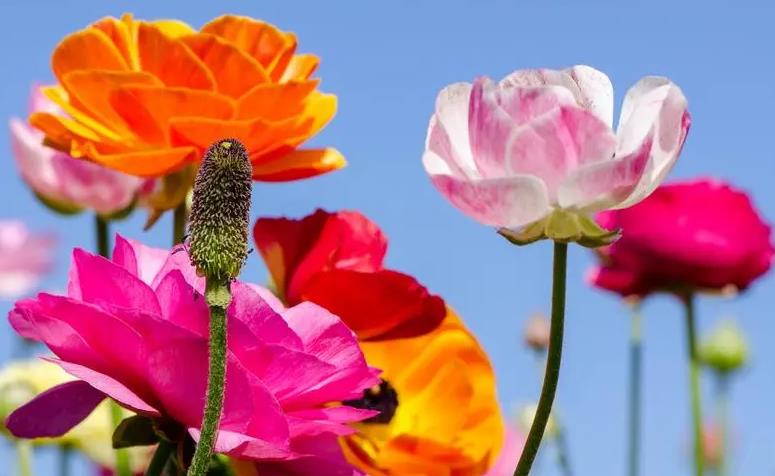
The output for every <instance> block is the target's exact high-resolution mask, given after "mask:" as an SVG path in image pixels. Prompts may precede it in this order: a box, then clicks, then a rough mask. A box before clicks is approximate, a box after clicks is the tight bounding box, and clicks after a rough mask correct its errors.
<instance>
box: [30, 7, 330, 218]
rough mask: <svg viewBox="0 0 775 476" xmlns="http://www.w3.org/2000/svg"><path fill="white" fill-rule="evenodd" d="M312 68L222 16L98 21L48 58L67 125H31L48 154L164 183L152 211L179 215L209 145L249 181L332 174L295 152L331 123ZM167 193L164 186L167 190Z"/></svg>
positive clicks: (326, 159) (44, 119)
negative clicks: (228, 150)
mask: <svg viewBox="0 0 775 476" xmlns="http://www.w3.org/2000/svg"><path fill="white" fill-rule="evenodd" d="M317 65H318V58H317V57H316V56H314V55H309V54H296V36H295V35H293V34H292V33H286V32H283V31H280V30H279V29H277V28H276V27H274V26H273V25H270V24H268V23H266V22H263V21H260V20H254V19H252V18H248V17H241V16H234V15H226V16H222V17H219V18H216V19H214V20H212V21H210V22H209V23H207V24H206V25H205V26H203V27H202V28H201V30H199V31H197V30H195V29H193V28H192V27H190V26H188V25H187V24H185V23H183V22H180V21H176V20H162V21H150V22H149V21H140V20H135V19H133V18H132V16H131V15H128V14H127V15H124V16H123V17H121V18H120V19H117V18H112V17H109V18H104V19H102V20H99V21H97V22H95V23H93V24H92V25H90V26H88V27H87V28H85V29H83V30H80V31H77V32H75V33H72V34H70V35H68V36H66V37H65V38H64V39H63V40H62V41H61V42H60V43H59V45H58V46H57V47H56V49H55V50H54V53H53V55H52V67H53V71H54V75H55V76H56V79H57V81H58V83H59V84H58V85H57V86H54V87H50V88H44V90H43V91H44V93H45V94H46V95H47V96H48V97H49V98H50V99H52V100H53V101H54V102H55V103H56V104H57V105H58V106H59V107H61V108H62V109H63V110H64V112H65V113H66V114H67V116H65V115H63V114H61V113H56V112H52V111H41V112H36V113H34V114H32V115H31V117H30V121H31V123H32V124H33V125H34V126H35V127H37V128H39V129H40V130H42V131H43V132H44V133H45V135H46V143H47V144H48V145H50V146H52V147H55V148H57V149H59V150H62V151H64V152H67V153H69V154H71V155H72V156H73V157H76V158H85V159H87V160H91V161H93V162H96V163H98V164H101V165H104V166H106V167H108V168H111V169H114V170H117V171H120V172H124V173H128V174H132V175H137V176H140V177H152V178H162V179H163V181H162V183H161V184H159V189H158V190H157V194H156V195H155V197H154V199H153V200H151V201H150V204H151V206H152V207H153V208H155V209H157V210H164V209H168V208H173V207H175V206H177V205H178V204H180V203H182V202H183V200H184V199H185V196H186V193H187V192H188V190H189V188H190V185H191V184H190V181H191V180H192V179H193V173H192V172H191V170H186V168H189V169H190V167H189V166H194V165H195V164H196V163H197V162H198V161H199V160H200V159H201V156H202V154H203V152H204V149H206V148H207V146H209V145H210V144H211V143H212V142H214V141H215V140H217V139H220V138H224V137H234V138H236V139H239V140H240V141H242V142H243V143H244V144H245V146H246V147H247V149H248V150H249V153H250V159H251V162H252V163H253V175H254V178H255V179H256V180H264V181H288V180H296V179H300V178H304V177H310V176H314V175H318V174H322V173H325V172H328V171H330V170H335V169H338V168H340V167H342V166H343V165H344V158H343V157H342V155H341V154H340V153H339V152H338V151H336V150H334V149H330V148H323V149H306V150H297V147H298V146H300V145H301V144H302V143H303V142H304V141H305V140H307V139H308V138H310V137H312V136H314V135H315V134H317V133H318V132H319V131H320V130H321V129H322V128H323V127H324V126H325V125H326V123H328V121H329V120H330V119H331V118H332V117H333V116H334V114H335V112H336V105H337V102H336V97H335V96H333V95H330V94H323V93H321V92H319V91H318V90H317V85H318V83H319V80H318V79H313V78H311V75H312V74H313V72H314V71H315V69H316V67H317ZM166 181H169V183H166Z"/></svg>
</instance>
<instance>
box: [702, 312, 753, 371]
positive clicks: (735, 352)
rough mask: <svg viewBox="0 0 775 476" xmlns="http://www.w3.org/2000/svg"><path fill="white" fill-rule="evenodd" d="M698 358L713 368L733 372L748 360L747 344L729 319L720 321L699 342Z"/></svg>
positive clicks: (740, 332) (738, 329)
mask: <svg viewBox="0 0 775 476" xmlns="http://www.w3.org/2000/svg"><path fill="white" fill-rule="evenodd" d="M700 359H702V362H703V363H704V364H705V365H707V366H708V367H710V368H712V369H713V370H715V371H717V372H721V373H730V372H733V371H735V370H737V369H739V368H740V367H742V366H743V365H745V363H746V361H747V360H748V344H747V343H746V340H745V336H744V335H743V333H742V331H741V330H740V328H739V327H738V326H737V325H736V324H735V322H734V321H733V320H731V319H729V320H725V321H722V322H721V323H719V325H718V326H716V328H715V329H714V330H713V331H712V332H711V333H710V334H709V335H708V336H707V337H706V338H705V339H703V341H702V343H701V344H700Z"/></svg>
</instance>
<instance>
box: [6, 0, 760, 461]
mask: <svg viewBox="0 0 775 476" xmlns="http://www.w3.org/2000/svg"><path fill="white" fill-rule="evenodd" d="M721 3H722V2H703V3H702V4H699V3H698V2H675V1H670V0H654V1H650V2H637V3H635V2H630V3H628V4H625V2H616V1H613V0H610V1H585V2H575V1H554V2H519V1H516V0H512V1H479V2H474V1H470V0H469V1H453V0H447V1H445V2H429V1H428V2H417V1H410V0H401V1H398V0H396V1H392V2H316V1H312V0H311V1H306V2H301V1H290V0H285V1H282V2H281V1H274V2H268V1H263V2H257V1H253V2H248V1H244V2H238V1H219V2H214V1H211V2H184V1H178V0H175V1H171V0H166V1H164V2H151V1H144V0H143V1H134V2H126V1H112V2H104V1H98V0H94V1H81V2H75V1H59V2H54V1H25V2H2V4H0V18H3V19H4V20H5V21H4V23H3V28H2V29H0V58H2V66H0V72H2V81H3V83H2V88H0V118H7V117H10V116H12V115H21V114H23V113H24V112H25V109H26V95H27V92H28V88H29V84H30V82H32V81H41V80H43V81H46V80H50V78H51V73H50V69H49V57H50V52H51V50H52V48H53V47H54V46H55V44H56V43H57V41H58V40H59V39H60V38H61V37H62V36H63V35H65V34H67V33H69V32H71V31H73V30H75V29H78V28H80V27H82V26H85V25H86V24H88V23H89V22H91V21H93V20H95V19H97V18H99V17H102V16H105V15H119V14H121V13H122V12H125V11H130V12H134V13H135V14H136V15H137V16H138V17H141V18H160V17H173V18H180V19H183V20H185V21H187V22H189V23H191V24H193V25H196V26H199V25H201V24H203V23H204V22H206V21H207V20H208V19H210V18H212V17H214V16H217V15H219V14H222V13H227V12H230V13H240V14H244V15H250V16H254V17H258V18H262V19H265V20H268V21H271V22H273V23H275V24H277V25H278V26H280V27H281V28H283V29H286V30H291V31H294V32H296V33H297V34H298V36H299V40H300V49H301V50H302V51H307V52H314V53H316V54H318V55H319V56H320V57H321V58H322V67H321V69H320V71H319V76H320V77H321V78H322V80H323V83H322V89H324V90H325V91H330V92H334V93H336V94H338V95H339V103H340V107H339V112H338V115H337V117H336V118H335V119H334V121H333V122H332V123H331V125H330V126H329V127H328V128H326V130H325V131H324V132H323V133H322V134H321V135H320V136H319V137H318V138H316V139H315V140H314V141H313V143H315V144H318V145H332V146H336V147H337V148H339V149H340V150H341V151H342V152H344V154H345V155H346V157H347V158H348V160H349V163H350V164H349V166H348V167H347V168H346V169H344V170H342V171H339V172H336V173H333V174H331V175H329V176H326V177H322V178H318V179H314V180H310V181H303V182H297V183H292V184H278V185H266V184H258V185H256V187H255V189H254V190H255V192H254V194H255V203H254V208H253V210H254V211H253V213H254V214H255V215H290V216H301V215H304V214H307V213H309V212H311V211H312V210H314V208H316V207H320V206H322V207H325V208H327V209H330V210H334V209H341V208H357V209H359V210H361V211H363V212H364V213H366V214H367V215H368V216H370V217H371V218H373V219H374V220H375V221H377V222H378V223H379V224H380V225H381V226H382V228H383V229H384V230H385V232H386V233H387V235H388V236H389V238H390V240H391V242H390V249H389V252H388V263H389V265H390V266H392V267H394V268H398V269H400V270H403V271H406V272H409V273H412V274H414V275H416V276H418V277H419V278H420V280H421V281H422V282H424V283H425V284H426V285H427V286H428V287H430V288H431V289H432V290H433V291H434V292H437V293H439V294H441V295H443V296H444V297H445V298H446V299H447V301H448V302H449V303H450V304H452V305H453V306H454V307H455V308H456V309H457V310H458V311H459V313H460V314H461V315H462V316H463V317H464V318H465V319H466V321H467V322H468V323H469V325H470V326H471V328H472V329H473V330H474V331H475V332H476V334H477V335H478V336H479V338H480V339H481V341H482V343H483V345H484V346H485V347H486V349H487V350H488V352H489V353H490V355H491V356H492V359H493V361H494V363H495V367H496V369H497V373H498V378H499V390H500V395H501V399H502V401H503V404H504V406H505V407H506V408H507V409H508V408H510V407H511V406H512V404H519V403H520V402H527V401H530V400H532V399H534V398H536V395H537V392H538V384H537V379H536V376H535V373H536V371H535V364H534V361H533V359H532V356H531V355H530V353H528V352H527V351H526V350H524V349H523V348H522V346H521V344H520V337H519V335H520V332H521V328H522V326H523V323H524V321H525V319H526V318H527V317H528V316H529V315H530V314H531V313H533V312H535V311H541V310H548V297H549V293H550V275H549V269H550V259H551V256H550V251H551V246H550V244H549V243H539V244H536V245H532V246H529V247H525V248H516V247H513V246H510V245H509V244H508V243H506V242H505V240H503V239H501V238H500V237H498V236H497V235H496V234H495V233H494V231H493V230H491V229H488V228H486V227H483V226H480V225H478V224H476V223H474V222H473V221H471V220H469V219H468V218H466V217H464V216H463V215H462V214H459V213H458V212H457V211H455V210H454V209H453V208H452V207H451V206H450V205H448V204H447V203H446V202H445V201H444V200H443V199H442V198H441V196H439V195H438V194H437V193H436V192H435V190H433V188H432V186H431V185H430V183H429V181H428V179H427V177H426V175H425V173H424V172H423V169H422V166H421V164H420V156H421V154H422V148H423V140H424V136H425V130H426V125H427V121H428V118H429V115H430V113H431V112H432V108H433V101H434V99H435V96H436V93H437V92H438V90H439V89H441V88H442V87H443V86H445V85H446V84H448V83H451V82H456V81H470V80H472V79H473V78H474V77H476V76H479V75H488V76H492V77H496V78H497V77H501V76H503V75H505V74H507V73H509V72H511V71H512V70H515V69H520V68H527V67H564V66H568V65H573V64H577V63H586V64H589V65H592V66H595V67H597V68H598V69H601V70H603V71H605V72H606V73H607V74H608V75H609V76H610V77H611V80H612V81H613V84H614V87H615V91H616V98H617V103H620V101H621V99H622V97H623V95H624V93H625V91H626V89H627V88H628V87H629V86H631V85H632V84H633V83H635V81H637V80H638V79H639V78H640V77H642V76H645V75H649V74H658V75H665V76H668V77H670V78H672V79H673V80H674V81H675V82H676V83H677V84H678V85H680V86H681V88H682V89H683V91H684V93H685V94H686V96H687V97H688V99H689V105H690V111H691V113H692V116H693V126H692V130H691V132H690V134H689V138H688V141H687V144H686V147H685V149H684V152H683V155H682V158H681V159H680V161H679V163H678V165H677V167H676V168H675V170H674V172H673V174H672V176H671V177H672V178H684V177H696V176H714V177H720V178H724V179H727V180H729V181H731V182H732V183H734V184H735V185H737V186H739V187H741V188H744V189H746V190H748V191H750V193H751V194H752V195H753V198H754V201H755V203H756V204H757V205H758V206H759V208H760V209H761V211H762V213H763V214H764V215H765V216H767V217H769V218H772V217H775V188H774V187H772V185H771V183H772V180H773V178H774V177H775V157H773V155H774V153H773V148H772V147H771V137H772V131H773V130H775V115H773V114H772V113H771V111H772V109H773V106H775V83H774V82H773V77H774V76H775V55H773V54H772V45H774V44H775V30H774V29H773V28H772V25H771V19H772V17H773V14H774V13H775V12H774V11H773V7H772V6H771V5H767V4H766V3H765V2H754V1H748V0H741V1H738V2H735V3H734V4H732V3H728V2H723V3H724V5H721ZM3 120H4V119H3ZM0 153H1V154H2V155H1V156H0V161H2V163H3V164H4V165H5V167H7V171H6V172H5V173H3V174H0V197H1V198H2V200H0V217H21V218H24V219H25V220H27V221H28V222H29V223H30V224H31V225H32V226H34V227H35V228H36V229H40V230H54V231H56V233H57V234H58V235H59V237H60V239H61V243H60V248H59V251H60V253H59V257H58V267H57V270H56V273H55V274H54V275H53V276H51V277H50V278H49V279H48V280H47V281H46V283H44V284H45V287H47V288H58V287H60V288H61V286H62V285H63V282H64V276H65V272H66V266H67V262H68V256H69V250H70V249H71V248H72V247H74V246H83V247H87V248H90V247H92V246H93V237H92V231H91V228H90V226H91V217H89V216H87V215H81V216H78V217H74V218H73V217H55V216H53V215H51V214H49V213H48V212H46V211H45V210H44V209H43V207H42V206H40V205H38V204H37V203H36V201H35V200H34V198H33V197H32V195H31V194H30V193H29V192H28V190H27V189H26V188H25V186H24V185H23V184H22V183H21V182H20V180H19V179H18V176H17V174H16V172H15V171H14V170H13V164H12V161H11V157H10V146H9V143H8V137H7V134H0ZM143 218H144V217H143V216H142V213H136V214H135V215H134V216H133V217H132V218H130V219H129V220H126V221H124V222H122V223H120V225H119V226H118V227H117V228H118V230H119V231H120V232H121V233H124V234H126V235H129V236H132V237H136V238H141V239H144V240H145V241H147V242H149V243H152V244H157V245H166V244H167V243H168V241H169V233H170V222H169V220H168V219H165V220H162V221H161V222H160V223H159V224H158V225H157V226H156V227H155V228H154V229H153V230H152V231H151V232H148V233H143V232H141V224H142V220H143ZM591 263H592V256H591V254H590V253H589V252H588V251H587V250H585V249H583V248H580V247H572V248H571V251H570V267H569V271H568V276H569V289H568V315H567V337H566V348H565V351H566V352H565V361H564V364H563V369H562V376H561V383H560V389H559V404H560V406H561V409H562V412H563V417H564V422H565V424H566V425H567V427H568V429H569V433H570V448H571V458H572V460H573V464H574V466H575V468H576V474H578V475H581V476H589V475H596V476H597V475H600V476H608V475H617V474H623V473H624V449H625V443H626V439H625V411H626V407H625V402H626V393H625V382H626V375H627V374H626V356H627V354H626V351H627V348H626V345H627V336H628V332H629V321H628V315H627V310H626V308H625V307H624V306H623V305H622V304H621V303H620V302H619V301H618V300H617V299H616V298H615V297H613V296H611V295H607V294H604V293H601V292H599V291H595V290H592V289H590V288H589V287H588V286H587V285H586V284H585V283H584V281H583V276H584V274H585V272H586V270H587V269H588V267H589V266H590V265H591ZM245 277H246V278H247V279H250V280H254V281H259V282H260V281H263V280H264V279H265V277H266V272H265V270H264V268H263V266H262V265H261V263H260V262H259V260H258V259H256V258H254V259H253V260H252V261H251V263H250V264H249V266H248V269H247V270H246V272H245ZM774 287H775V281H774V280H773V278H772V277H768V278H765V279H762V280H760V281H759V282H758V284H757V285H755V286H754V287H753V288H752V289H751V290H750V292H749V293H748V294H746V295H744V296H740V297H738V298H736V299H733V300H723V299H720V298H715V297H707V298H702V299H701V300H700V305H699V315H700V325H701V328H703V329H707V328H709V327H710V326H712V324H713V323H714V322H715V321H716V320H718V319H719V318H720V317H723V316H729V315H733V316H737V317H739V321H740V323H741V326H742V327H743V328H744V329H745V331H746V333H747V334H748V336H749V338H750V341H751V346H752V352H753V357H752V362H751V365H750V367H749V368H748V369H747V370H746V371H745V372H744V373H743V374H742V375H740V377H739V378H738V379H737V380H736V382H735V384H734V387H733V400H734V401H733V417H734V420H735V429H734V435H733V438H732V440H733V446H734V451H735V453H734V461H733V471H732V474H745V475H758V474H769V473H772V472H773V470H775V461H774V460H773V455H774V454H775V452H774V451H773V449H775V435H773V432H772V429H773V428H775V409H773V408H772V402H773V401H775V399H773V397H774V396H775V395H774V392H775V380H774V379H773V378H772V375H773V374H772V372H773V365H775V346H773V345H771V341H770V339H772V338H773V335H775V322H774V321H773V316H771V313H772V311H771V309H772V307H771V303H770V299H771V296H772V295H773V291H774V289H773V288H774ZM768 296H769V297H768ZM7 307H8V304H7V303H6V304H1V303H0V308H7ZM644 312H645V315H646V318H645V331H646V337H645V338H646V346H647V349H646V355H645V379H646V380H645V405H646V408H645V435H644V445H645V448H644V455H645V458H646V463H645V466H644V471H645V472H644V474H647V475H665V476H672V475H683V474H689V473H690V471H689V464H688V457H687V455H688V448H689V442H688V434H689V432H688V428H689V426H688V423H689V412H688V392H687V389H686V364H685V357H684V354H685V347H684V340H685V336H684V328H683V320H682V317H681V310H680V308H679V306H678V305H677V303H676V302H675V301H673V300H672V299H669V298H666V297H657V298H654V299H653V300H650V301H649V302H648V303H647V305H646V306H645V309H644ZM0 326H2V327H0V352H2V354H0V356H2V357H3V358H5V357H7V356H8V355H9V354H10V351H9V350H8V349H9V347H10V345H11V336H10V332H9V331H8V328H7V325H6V324H5V322H2V324H0ZM704 383H705V384H706V385H705V390H706V403H707V405H706V408H707V409H708V410H710V401H709V393H708V392H709V390H710V381H706V382H704ZM1 454H3V456H2V457H1V458H2V459H5V457H10V454H8V453H1ZM50 456H51V455H48V459H47V461H48V462H50ZM547 456H549V455H547ZM550 463H551V461H549V460H547V461H544V464H542V465H541V471H540V472H537V474H543V475H546V476H549V475H552V474H554V473H553V467H552V465H551V464H550ZM2 466H4V467H5V468H7V466H6V465H2ZM39 469H40V471H39V473H38V474H42V475H45V474H53V472H47V471H46V470H48V469H50V468H49V467H48V466H47V463H46V462H44V463H43V464H41V465H39ZM6 470H7V469H0V474H3V475H4V474H5V473H3V472H2V471H6Z"/></svg>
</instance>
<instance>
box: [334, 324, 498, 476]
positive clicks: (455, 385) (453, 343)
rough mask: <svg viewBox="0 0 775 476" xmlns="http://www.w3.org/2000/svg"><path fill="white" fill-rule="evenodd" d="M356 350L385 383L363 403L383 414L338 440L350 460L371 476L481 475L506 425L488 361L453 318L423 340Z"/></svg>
mask: <svg viewBox="0 0 775 476" xmlns="http://www.w3.org/2000/svg"><path fill="white" fill-rule="evenodd" d="M361 347H362V348H363V352H364V354H365V355H366V360H367V361H368V362H369V364H370V365H373V366H375V367H377V368H380V369H382V370H383V374H382V378H383V379H384V381H385V382H387V385H386V384H384V383H383V385H382V386H380V388H379V389H374V390H373V391H372V392H371V394H368V395H364V397H365V398H364V399H363V400H362V401H360V402H361V404H362V406H363V407H366V408H372V409H377V410H380V411H382V413H381V414H380V415H379V416H378V417H374V418H372V419H371V420H368V421H366V422H363V423H359V424H357V425H356V426H357V428H358V430H359V431H358V433H356V434H355V435H352V436H348V437H344V438H343V439H342V447H343V449H344V452H345V456H346V457H347V459H348V461H350V463H351V464H353V465H354V466H356V467H357V468H359V469H361V470H362V471H364V472H366V473H367V474H369V475H383V476H393V475H408V474H416V475H424V476H481V475H482V474H484V473H485V472H486V471H487V469H488V468H489V467H490V466H491V465H492V464H493V462H494V460H495V459H496V457H497V456H498V454H499V452H500V449H501V446H502V445H503V438H504V434H505V428H504V425H503V418H502V416H501V412H500V407H499V405H498V400H497V395H496V390H495V375H494V373H493V369H492V366H491V364H490V361H489V359H488V358H487V355H486V354H485V352H484V350H483V349H482V348H481V346H480V345H479V343H478V342H477V341H476V339H475V338H474V336H473V335H472V334H471V333H470V332H469V331H468V329H466V327H465V326H464V325H463V323H462V322H461V320H460V319H459V318H458V317H457V316H456V315H455V313H454V312H453V311H451V310H448V312H447V316H446V318H445V319H444V321H443V322H442V324H441V326H439V327H438V328H437V329H436V330H435V331H433V332H432V333H430V334H426V335H424V336H422V337H415V338H411V339H401V340H388V341H380V342H361ZM393 392H394V393H393ZM348 404H351V405H352V404H353V402H348Z"/></svg>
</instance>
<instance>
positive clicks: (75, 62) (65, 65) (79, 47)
mask: <svg viewBox="0 0 775 476" xmlns="http://www.w3.org/2000/svg"><path fill="white" fill-rule="evenodd" d="M51 67H52V69H53V70H54V75H55V76H56V77H57V79H59V81H60V82H61V81H62V78H63V77H64V75H65V74H67V73H69V72H70V71H75V70H82V69H102V70H108V71H127V70H128V69H129V66H128V65H127V63H126V61H124V58H123V57H122V56H121V52H120V51H119V50H118V48H116V46H115V45H114V44H113V43H112V42H111V41H110V37H108V35H106V34H105V33H104V32H102V31H100V30H97V29H94V28H90V29H86V30H81V31H78V32H75V33H72V34H70V35H68V36H66V37H65V38H64V39H63V40H62V41H61V42H60V43H59V45H57V47H56V49H55V50H54V53H53V55H52V56H51Z"/></svg>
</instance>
